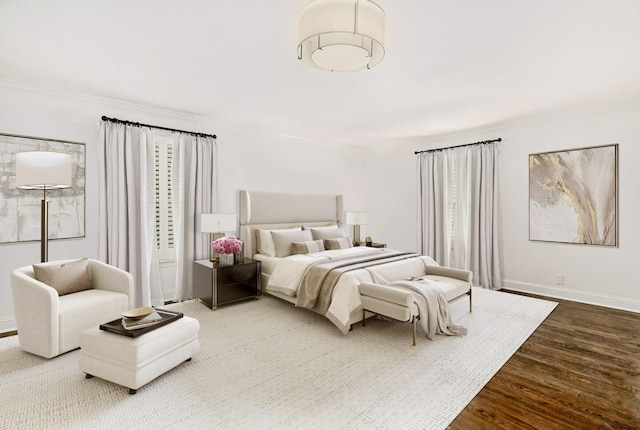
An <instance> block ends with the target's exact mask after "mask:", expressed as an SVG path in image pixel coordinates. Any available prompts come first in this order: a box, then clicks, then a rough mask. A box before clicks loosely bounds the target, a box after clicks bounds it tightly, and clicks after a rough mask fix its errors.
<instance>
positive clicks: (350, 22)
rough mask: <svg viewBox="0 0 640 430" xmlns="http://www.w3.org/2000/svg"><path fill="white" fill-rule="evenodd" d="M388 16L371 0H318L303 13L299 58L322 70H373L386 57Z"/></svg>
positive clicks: (303, 10) (299, 28) (301, 17)
mask: <svg viewBox="0 0 640 430" xmlns="http://www.w3.org/2000/svg"><path fill="white" fill-rule="evenodd" d="M385 21H386V16H385V13H384V11H383V10H382V8H381V7H380V6H378V5H377V4H375V3H373V2H372V1H370V0H315V1H312V2H311V3H309V4H307V5H306V6H305V7H304V8H303V9H302V11H301V12H300V21H299V26H298V42H299V44H298V59H300V60H302V61H304V62H305V63H306V64H308V65H310V66H312V67H315V68H317V69H321V70H327V71H331V72H354V71H358V70H363V69H370V68H372V67H373V66H375V65H377V64H378V63H379V62H380V61H382V59H383V58H384V33H385Z"/></svg>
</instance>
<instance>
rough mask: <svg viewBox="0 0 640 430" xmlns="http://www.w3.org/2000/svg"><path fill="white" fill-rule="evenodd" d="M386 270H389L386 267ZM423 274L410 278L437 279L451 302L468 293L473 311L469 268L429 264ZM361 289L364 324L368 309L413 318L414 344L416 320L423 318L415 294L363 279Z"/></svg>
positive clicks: (376, 312) (395, 316)
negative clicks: (415, 300)
mask: <svg viewBox="0 0 640 430" xmlns="http://www.w3.org/2000/svg"><path fill="white" fill-rule="evenodd" d="M387 272H389V271H388V270H387ZM423 273H424V274H422V275H421V276H419V277H411V279H414V280H420V279H423V280H431V281H437V282H438V287H439V288H440V289H441V290H442V292H443V293H444V296H445V298H446V299H447V301H449V302H450V301H452V300H455V299H457V298H459V297H462V296H464V295H468V296H469V312H471V309H472V304H471V303H472V302H471V291H472V288H471V280H472V278H473V274H472V273H471V272H470V271H469V270H464V269H455V268H452V267H443V266H426V268H425V269H424V272H423ZM385 274H386V275H387V276H388V275H390V273H385ZM391 275H393V274H391ZM395 275H398V274H395ZM378 279H381V277H380V276H378ZM358 288H359V290H360V300H361V302H362V325H364V324H365V318H366V312H367V311H369V312H371V313H374V314H378V315H382V316H385V317H387V318H391V319H394V320H397V321H402V322H407V321H411V325H412V329H413V346H415V345H416V325H417V320H418V319H419V318H420V312H419V310H418V306H417V305H416V304H415V302H414V297H413V293H411V292H410V291H408V290H404V289H402V288H396V287H394V286H391V285H383V284H377V283H373V282H362V283H361V284H360V285H359V287H358Z"/></svg>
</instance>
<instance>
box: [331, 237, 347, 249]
mask: <svg viewBox="0 0 640 430" xmlns="http://www.w3.org/2000/svg"><path fill="white" fill-rule="evenodd" d="M324 247H325V248H326V249H346V248H353V244H352V243H351V239H350V238H348V237H339V238H336V239H325V240H324Z"/></svg>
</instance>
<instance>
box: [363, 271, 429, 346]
mask: <svg viewBox="0 0 640 430" xmlns="http://www.w3.org/2000/svg"><path fill="white" fill-rule="evenodd" d="M358 288H359V289H360V300H361V301H362V325H363V326H364V325H365V321H366V315H365V314H366V311H369V312H372V313H374V314H378V315H383V316H385V317H387V318H392V319H394V320H398V321H403V322H407V321H411V325H412V329H413V346H416V325H417V320H418V316H419V312H418V306H417V305H416V304H415V302H414V300H413V294H412V293H411V292H409V291H407V290H402V289H400V288H396V287H390V286H388V285H379V284H374V283H371V282H363V283H361V284H360V286H359V287H358Z"/></svg>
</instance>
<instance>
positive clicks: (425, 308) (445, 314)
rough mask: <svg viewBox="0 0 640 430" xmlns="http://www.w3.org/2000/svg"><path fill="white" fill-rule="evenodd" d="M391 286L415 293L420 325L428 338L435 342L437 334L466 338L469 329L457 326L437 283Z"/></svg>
mask: <svg viewBox="0 0 640 430" xmlns="http://www.w3.org/2000/svg"><path fill="white" fill-rule="evenodd" d="M389 285H391V286H393V287H398V288H403V289H406V290H410V291H412V292H413V295H414V297H415V303H416V305H417V306H418V311H420V324H421V325H422V328H423V330H424V331H425V332H426V333H427V337H428V338H429V339H431V340H433V338H434V336H435V335H436V334H444V335H447V336H465V335H466V334H467V329H466V328H464V327H462V326H459V325H455V324H454V323H453V321H452V320H451V314H450V313H449V303H448V302H447V299H446V298H445V297H444V293H443V292H442V290H441V289H440V288H438V286H437V282H435V281H429V280H422V281H395V282H392V283H390V284H389Z"/></svg>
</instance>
